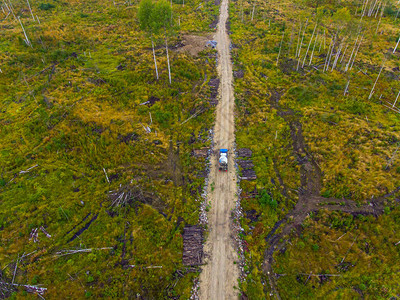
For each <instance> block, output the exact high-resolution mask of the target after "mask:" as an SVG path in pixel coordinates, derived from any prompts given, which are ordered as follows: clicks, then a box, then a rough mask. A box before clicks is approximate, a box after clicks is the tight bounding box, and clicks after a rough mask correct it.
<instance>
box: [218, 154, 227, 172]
mask: <svg viewBox="0 0 400 300" xmlns="http://www.w3.org/2000/svg"><path fill="white" fill-rule="evenodd" d="M218 163H219V171H220V172H221V171H222V172H227V171H228V149H219V159H218Z"/></svg>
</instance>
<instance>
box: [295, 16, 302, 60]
mask: <svg viewBox="0 0 400 300" xmlns="http://www.w3.org/2000/svg"><path fill="white" fill-rule="evenodd" d="M301 28H302V24H301V22H300V28H299V36H298V38H297V45H296V55H295V57H297V54H298V53H299V45H300V36H301Z"/></svg>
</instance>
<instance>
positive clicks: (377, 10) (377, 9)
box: [372, 1, 382, 19]
mask: <svg viewBox="0 0 400 300" xmlns="http://www.w3.org/2000/svg"><path fill="white" fill-rule="evenodd" d="M381 5H382V1H380V2H379V4H378V6H377V7H376V13H375V16H374V18H375V19H376V17H377V16H378V12H379V9H380V8H381ZM374 12H375V11H373V12H372V14H373V13H374Z"/></svg>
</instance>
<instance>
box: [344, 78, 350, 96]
mask: <svg viewBox="0 0 400 300" xmlns="http://www.w3.org/2000/svg"><path fill="white" fill-rule="evenodd" d="M349 84H350V80H348V81H347V84H346V87H345V89H344V93H343V96H345V95H346V93H347V89H348V88H349Z"/></svg>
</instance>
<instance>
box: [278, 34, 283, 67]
mask: <svg viewBox="0 0 400 300" xmlns="http://www.w3.org/2000/svg"><path fill="white" fill-rule="evenodd" d="M284 36H285V31H283V34H282V39H281V43H280V45H279V53H278V57H277V58H276V65H277V66H278V61H279V56H280V55H281V49H282V43H283V37H284Z"/></svg>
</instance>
